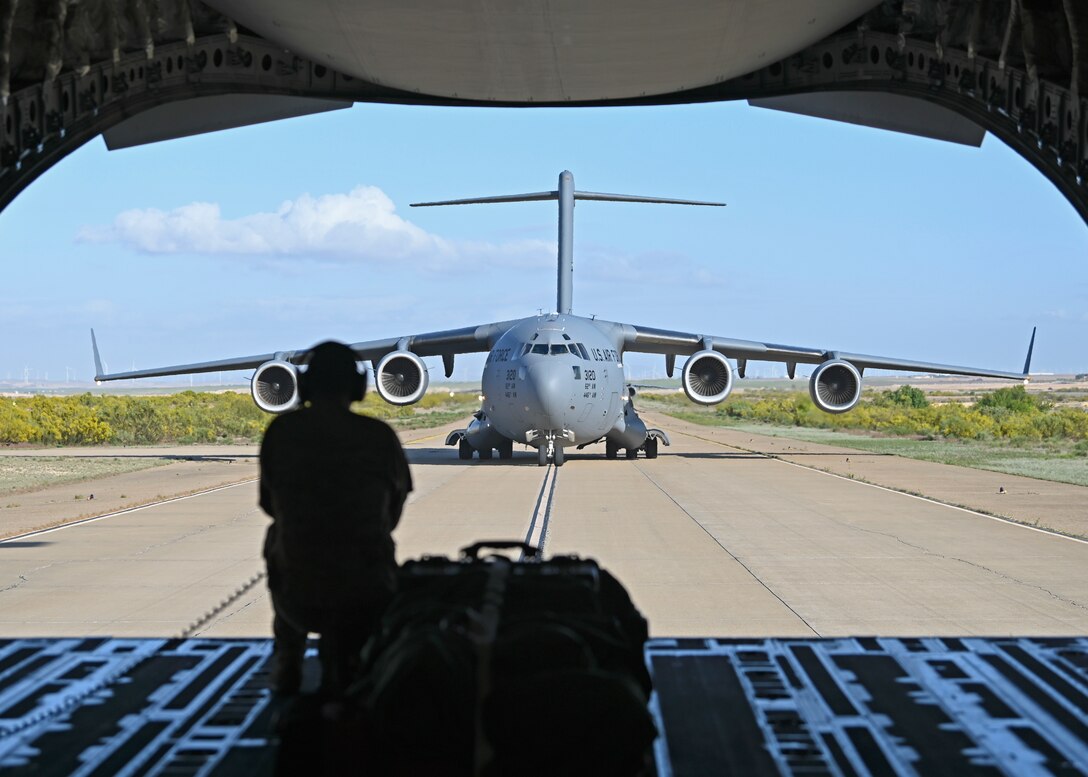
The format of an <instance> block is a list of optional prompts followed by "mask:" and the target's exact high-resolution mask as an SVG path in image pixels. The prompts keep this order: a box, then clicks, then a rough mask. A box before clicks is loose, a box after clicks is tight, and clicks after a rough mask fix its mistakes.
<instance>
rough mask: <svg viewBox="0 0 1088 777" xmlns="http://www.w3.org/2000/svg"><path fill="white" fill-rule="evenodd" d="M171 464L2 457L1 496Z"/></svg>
mask: <svg viewBox="0 0 1088 777" xmlns="http://www.w3.org/2000/svg"><path fill="white" fill-rule="evenodd" d="M169 463H170V462H169V461H167V460H165V459H157V458H116V457H106V458H87V457H83V456H3V457H0V498H2V497H5V496H7V495H8V494H20V493H25V492H27V491H35V490H37V489H40V488H45V487H46V486H59V485H61V484H63V483H79V482H81V481H84V480H94V479H97V478H103V477H109V476H110V475H120V474H122V473H125V472H137V471H139V470H142V469H150V468H151V467H158V466H162V465H163V464H169Z"/></svg>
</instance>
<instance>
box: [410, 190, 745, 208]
mask: <svg viewBox="0 0 1088 777" xmlns="http://www.w3.org/2000/svg"><path fill="white" fill-rule="evenodd" d="M558 199H559V192H558V191H554V192H531V193H529V194H502V195H499V196H497V197H470V198H468V199H464V200H442V201H441V202H413V203H412V205H411V207H413V208H430V207H433V206H436V205H486V204H489V203H496V202H542V201H544V200H558ZM574 199H576V200H596V201H597V202H650V203H656V204H659V205H709V206H711V207H714V208H724V207H725V203H724V202H702V201H700V200H677V199H672V198H669V197H640V196H638V195H637V194H605V193H603V192H577V191H576V192H574Z"/></svg>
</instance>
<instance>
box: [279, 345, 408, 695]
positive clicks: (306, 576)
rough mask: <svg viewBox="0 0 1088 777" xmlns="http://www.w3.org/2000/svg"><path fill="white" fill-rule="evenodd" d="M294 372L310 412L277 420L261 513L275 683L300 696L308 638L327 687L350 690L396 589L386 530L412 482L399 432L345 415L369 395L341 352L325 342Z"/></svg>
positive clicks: (339, 347) (350, 358) (340, 347)
mask: <svg viewBox="0 0 1088 777" xmlns="http://www.w3.org/2000/svg"><path fill="white" fill-rule="evenodd" d="M311 353H312V357H311V362H310V368H309V370H307V372H305V373H302V374H301V375H300V390H301V393H302V395H303V399H304V401H306V402H307V403H308V404H307V405H306V406H304V407H302V408H300V409H298V410H295V411H293V412H290V413H287V414H285V415H282V416H280V417H278V418H276V419H275V420H274V421H273V422H272V423H271V424H270V425H269V427H268V430H267V432H266V433H265V438H264V441H263V443H262V445H261V507H262V508H264V510H265V512H267V513H268V514H269V515H270V516H272V519H273V523H272V525H271V526H270V527H269V530H268V535H267V537H266V540H265V549H264V553H265V559H266V561H267V563H268V586H269V590H270V591H271V593H272V602H273V607H274V609H275V611H276V619H275V622H274V624H273V628H274V631H275V635H276V661H275V663H274V668H273V678H272V680H273V684H274V685H275V686H277V688H278V690H280V691H283V692H293V691H294V690H297V686H298V681H299V678H300V670H301V661H302V654H303V652H304V650H305V640H306V633H307V632H310V631H313V632H318V633H320V634H321V635H322V640H321V654H322V667H323V673H324V677H323V685H325V686H327V687H329V688H330V690H337V689H338V688H340V687H342V686H343V684H344V683H345V682H346V681H347V679H348V678H347V677H346V673H347V672H348V670H349V668H350V663H351V661H352V660H353V658H354V657H355V655H354V654H356V653H357V652H358V649H359V648H360V647H361V646H362V642H363V641H364V640H365V639H366V636H367V635H368V634H369V633H370V631H371V630H372V629H373V627H374V625H375V624H376V623H377V619H378V618H379V617H380V614H381V611H382V609H383V608H384V606H385V604H386V603H387V602H388V600H389V599H390V598H391V596H392V593H393V590H394V588H395V584H396V576H395V571H396V562H395V559H394V546H393V540H392V537H391V536H390V532H391V531H392V530H393V529H394V528H395V527H396V525H397V521H398V520H399V518H400V512H401V508H402V506H403V503H404V499H405V497H406V496H407V494H408V491H410V490H411V477H410V475H409V472H408V465H407V462H406V460H405V457H404V452H403V450H402V448H401V446H400V442H399V441H398V440H397V437H396V434H395V433H394V432H393V430H392V429H391V428H389V426H387V425H386V424H384V423H382V422H381V421H378V420H375V419H372V418H366V417H364V416H359V415H356V414H354V413H352V412H351V410H350V405H351V402H352V401H353V400H358V399H361V398H362V395H363V393H364V392H365V385H366V384H365V380H366V378H365V375H359V373H358V372H357V369H356V367H355V361H354V355H353V354H352V352H351V351H350V349H348V348H347V346H343V345H340V344H339V343H323V344H322V345H320V346H317V347H315V348H314V349H313V350H312V352H311Z"/></svg>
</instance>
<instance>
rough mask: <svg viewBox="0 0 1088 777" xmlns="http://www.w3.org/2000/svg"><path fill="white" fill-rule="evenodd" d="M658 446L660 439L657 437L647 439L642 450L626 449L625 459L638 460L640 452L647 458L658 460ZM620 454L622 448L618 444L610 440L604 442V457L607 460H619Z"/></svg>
mask: <svg viewBox="0 0 1088 777" xmlns="http://www.w3.org/2000/svg"><path fill="white" fill-rule="evenodd" d="M657 445H658V438H657V437H647V438H646V441H645V442H644V443H642V447H641V448H625V449H624V458H626V459H636V458H638V452H639V451H642V452H643V453H645V454H646V458H648V459H656V458H657ZM619 454H620V446H619V445H618V444H617V443H614V442H612V441H611V440H609V439H605V441H604V457H605V458H606V459H616V458H619Z"/></svg>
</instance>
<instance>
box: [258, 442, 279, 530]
mask: <svg viewBox="0 0 1088 777" xmlns="http://www.w3.org/2000/svg"><path fill="white" fill-rule="evenodd" d="M275 429H276V424H275V422H274V421H273V423H271V424H269V426H268V429H267V430H265V433H264V439H263V440H262V441H261V453H260V464H261V481H260V502H259V504H260V506H261V509H262V510H264V511H265V513H267V514H268V515H269V516H270V517H272V518H275V515H273V513H272V487H271V484H270V482H269V481H270V478H269V473H270V472H271V467H272V463H271V462H272V459H273V456H274V455H275V447H276V443H275V439H276V436H277V435H276V431H275Z"/></svg>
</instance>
